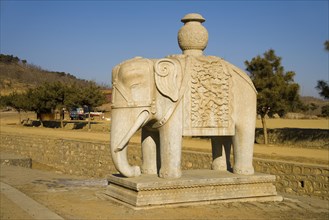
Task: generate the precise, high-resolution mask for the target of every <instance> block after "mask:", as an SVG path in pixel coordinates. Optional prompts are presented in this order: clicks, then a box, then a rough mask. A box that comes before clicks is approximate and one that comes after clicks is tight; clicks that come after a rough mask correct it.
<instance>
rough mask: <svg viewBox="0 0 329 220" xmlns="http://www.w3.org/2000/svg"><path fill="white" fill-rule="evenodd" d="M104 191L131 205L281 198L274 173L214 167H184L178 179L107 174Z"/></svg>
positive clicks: (169, 204)
mask: <svg viewBox="0 0 329 220" xmlns="http://www.w3.org/2000/svg"><path fill="white" fill-rule="evenodd" d="M108 181H109V186H108V188H107V191H106V194H107V195H108V196H110V197H111V198H112V199H114V200H116V201H118V202H121V203H123V204H125V205H128V206H130V207H132V208H134V209H147V208H154V207H165V206H177V205H178V206H179V205H193V204H210V203H216V202H234V201H240V202H242V201H281V200H282V197H281V196H277V192H276V188H275V186H274V184H273V183H274V182H275V176H273V175H268V174H261V173H256V174H254V175H251V176H244V175H237V174H232V173H229V172H219V171H213V170H188V171H183V175H182V177H181V178H179V179H172V180H170V179H169V180H168V179H162V178H159V177H157V176H156V175H142V176H140V177H136V178H125V177H122V176H119V175H112V176H110V177H108Z"/></svg>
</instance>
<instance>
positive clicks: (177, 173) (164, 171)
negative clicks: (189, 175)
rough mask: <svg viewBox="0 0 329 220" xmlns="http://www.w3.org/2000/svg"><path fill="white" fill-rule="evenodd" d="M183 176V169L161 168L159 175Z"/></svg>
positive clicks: (171, 177)
mask: <svg viewBox="0 0 329 220" xmlns="http://www.w3.org/2000/svg"><path fill="white" fill-rule="evenodd" d="M181 176H182V171H181V169H163V168H161V169H160V172H159V177H161V178H164V179H178V178H180V177H181Z"/></svg>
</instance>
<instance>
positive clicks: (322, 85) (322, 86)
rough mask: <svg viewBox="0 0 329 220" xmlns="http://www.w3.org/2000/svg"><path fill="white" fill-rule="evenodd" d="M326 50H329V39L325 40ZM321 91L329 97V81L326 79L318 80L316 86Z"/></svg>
mask: <svg viewBox="0 0 329 220" xmlns="http://www.w3.org/2000/svg"><path fill="white" fill-rule="evenodd" d="M324 47H325V50H327V51H329V40H327V41H326V42H324ZM315 88H316V89H317V90H318V91H319V95H320V96H322V97H323V98H325V99H329V85H328V82H326V81H324V80H318V82H317V85H316V87H315Z"/></svg>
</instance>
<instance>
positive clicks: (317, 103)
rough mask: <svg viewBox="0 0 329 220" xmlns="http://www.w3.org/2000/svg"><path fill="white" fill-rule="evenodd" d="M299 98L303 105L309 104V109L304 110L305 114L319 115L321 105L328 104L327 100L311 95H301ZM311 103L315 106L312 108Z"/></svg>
mask: <svg viewBox="0 0 329 220" xmlns="http://www.w3.org/2000/svg"><path fill="white" fill-rule="evenodd" d="M300 100H301V102H302V103H303V104H304V105H307V106H309V110H308V111H307V112H304V113H305V114H309V115H320V114H321V107H322V106H324V105H328V101H326V100H323V99H319V98H315V97H312V96H301V97H300ZM312 105H313V106H314V108H315V109H313V110H312V109H311V108H312V107H311V106H312Z"/></svg>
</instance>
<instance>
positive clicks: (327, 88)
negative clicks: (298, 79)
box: [315, 80, 329, 99]
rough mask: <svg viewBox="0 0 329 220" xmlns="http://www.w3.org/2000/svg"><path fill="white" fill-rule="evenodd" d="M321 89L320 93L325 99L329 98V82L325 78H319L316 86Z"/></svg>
mask: <svg viewBox="0 0 329 220" xmlns="http://www.w3.org/2000/svg"><path fill="white" fill-rule="evenodd" d="M315 88H316V89H317V90H318V91H319V95H320V96H322V97H323V98H325V99H329V85H328V82H326V81H324V80H319V81H318V84H317V86H316V87H315Z"/></svg>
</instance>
